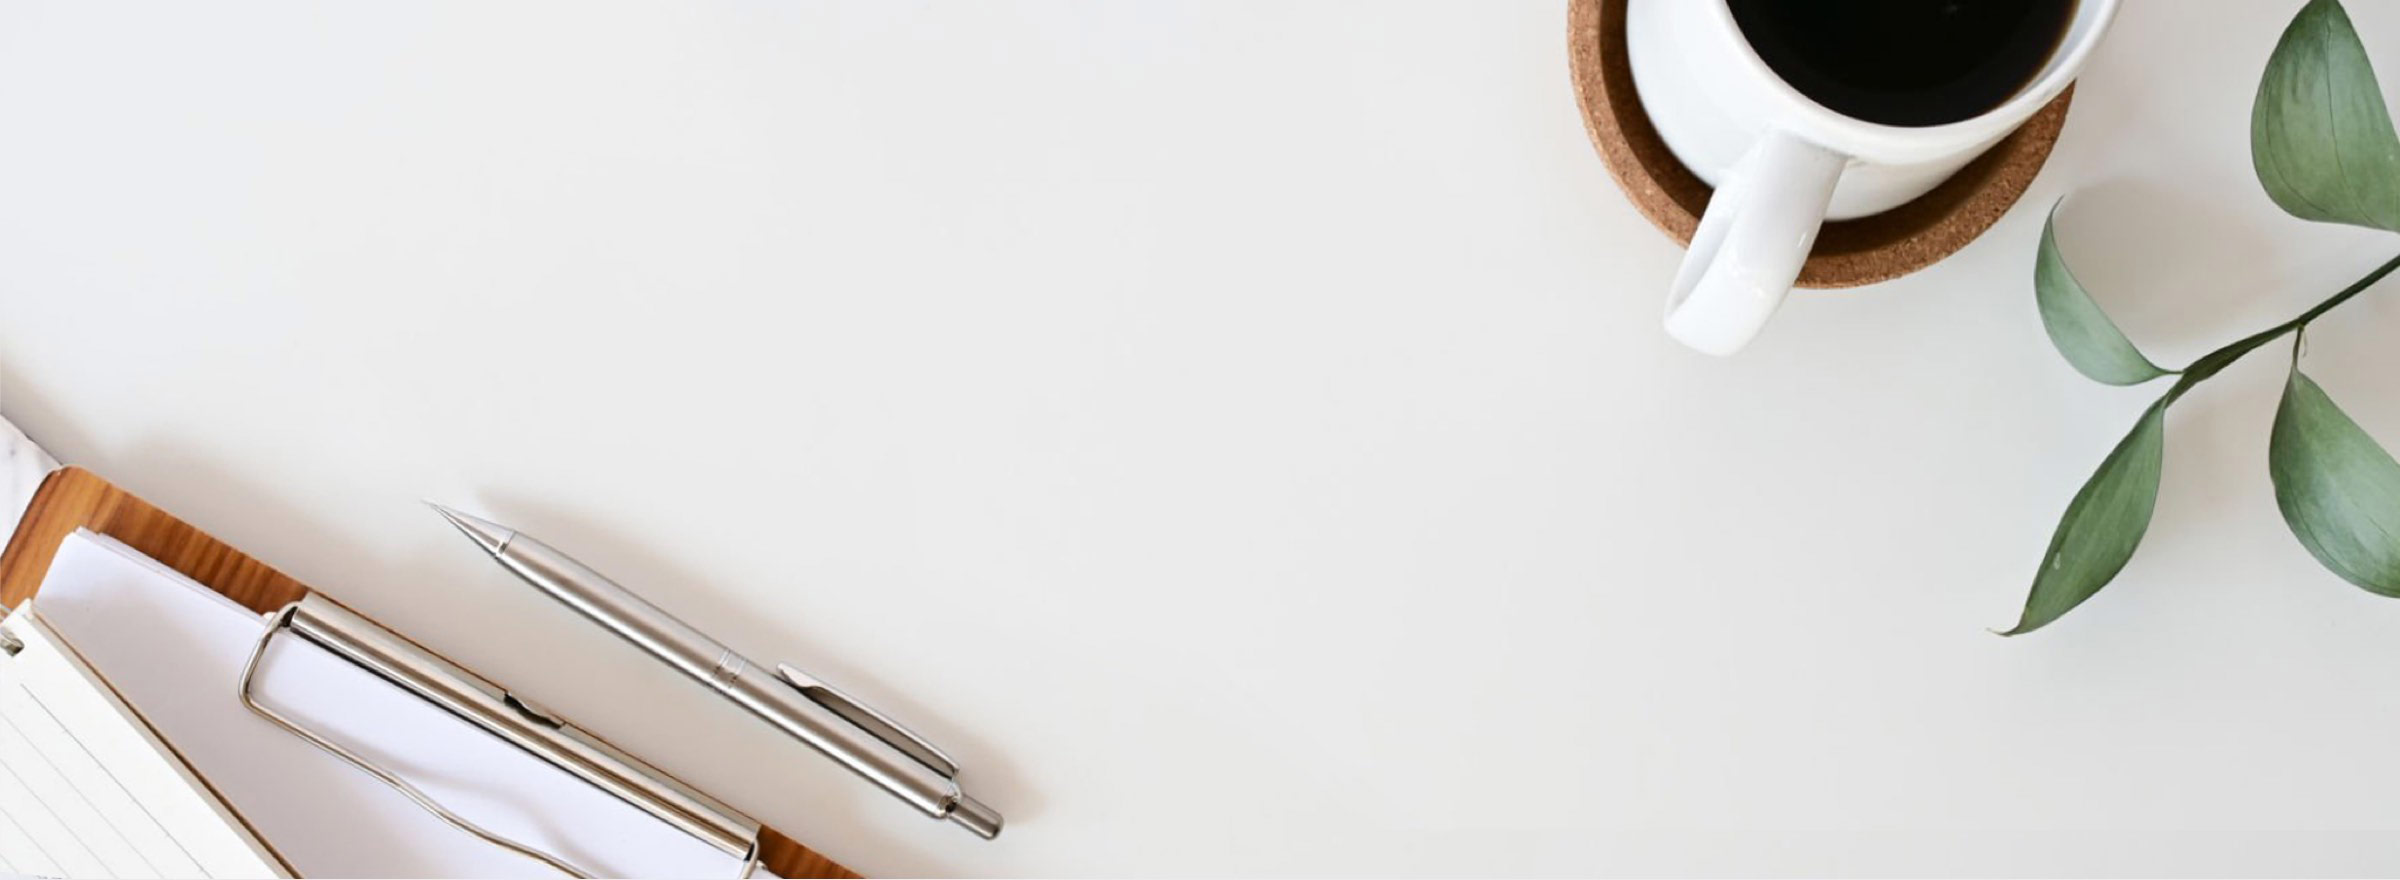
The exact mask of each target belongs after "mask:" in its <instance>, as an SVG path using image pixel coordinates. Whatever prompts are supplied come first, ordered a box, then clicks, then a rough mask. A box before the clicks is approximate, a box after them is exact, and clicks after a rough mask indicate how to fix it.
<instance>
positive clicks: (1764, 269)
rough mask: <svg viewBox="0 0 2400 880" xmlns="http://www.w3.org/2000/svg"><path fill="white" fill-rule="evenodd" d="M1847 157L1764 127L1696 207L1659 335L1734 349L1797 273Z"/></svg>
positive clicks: (1701, 346)
mask: <svg viewBox="0 0 2400 880" xmlns="http://www.w3.org/2000/svg"><path fill="white" fill-rule="evenodd" d="M1848 161H1849V157H1847V156H1843V155H1842V154H1840V153H1836V152H1833V151H1832V150H1828V149H1825V148H1824V147H1820V146H1817V145H1816V144H1812V143H1809V142H1807V141H1804V140H1801V139H1799V138H1798V137H1795V136H1793V135H1792V133H1791V132H1787V131H1781V130H1777V131H1770V132H1768V133H1767V135H1766V137H1764V138H1760V139H1759V141H1758V143H1757V144H1756V145H1754V146H1752V147H1751V148H1750V152H1749V153H1747V154H1745V155H1743V156H1742V159H1741V161H1739V162H1736V163H1734V166H1733V171H1732V172H1731V173H1729V174H1727V175H1726V176H1725V181H1724V185H1723V186H1720V187H1717V192H1716V194H1715V195H1714V196H1711V197H1710V198H1709V200H1708V209H1707V210H1706V211H1703V212H1701V215H1700V227H1699V229H1697V230H1694V231H1693V233H1692V246H1691V249H1690V250H1688V251H1685V252H1684V255H1683V267H1682V268H1680V269H1677V270H1676V271H1675V287H1674V290H1672V291H1670V292H1669V294H1668V296H1667V335H1669V336H1672V337H1674V338H1675V339H1676V341H1679V342H1682V343H1683V344H1685V345H1688V346H1691V347H1692V348H1695V349H1698V350H1700V351H1702V352H1705V353H1708V354H1713V355H1720V356H1721V355H1729V354H1732V353H1734V352H1737V351H1740V350H1742V346H1745V345H1748V344H1750V340H1751V339H1752V338H1754V337H1756V336H1757V335H1758V331H1759V328H1761V327H1764V326H1766V323H1767V319H1768V318H1769V317H1772V316H1773V315H1774V314H1775V307H1776V306H1779V305H1782V304H1783V296H1784V294H1787V293H1790V292H1791V290H1792V282H1794V281H1797V280H1799V278H1800V265H1801V264H1802V263H1805V262H1807V261H1808V249H1809V247H1810V246H1811V245H1814V244H1816V241H1817V228H1818V227H1820V226H1823V225H1824V223H1825V207H1826V205H1827V204H1828V203H1830V202H1831V201H1832V200H1833V184H1834V182H1835V181H1836V180H1839V179H1840V178H1841V176H1842V166H1843V165H1844V164H1845V163H1847V162H1848Z"/></svg>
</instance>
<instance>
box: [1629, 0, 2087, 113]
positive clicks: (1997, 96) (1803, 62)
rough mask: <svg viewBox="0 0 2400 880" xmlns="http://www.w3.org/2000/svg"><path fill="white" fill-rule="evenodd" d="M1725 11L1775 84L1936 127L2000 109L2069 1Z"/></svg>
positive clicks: (2062, 25)
mask: <svg viewBox="0 0 2400 880" xmlns="http://www.w3.org/2000/svg"><path fill="white" fill-rule="evenodd" d="M1674 2H1697V0H1674ZM1728 5H1730V6H1731V7H1732V8H1733V20H1734V21H1735V22H1736V23H1738V24H1740V25H1741V28H1742V36H1743V37H1744V38H1746V39H1748V40H1749V41H1750V45H1751V47H1752V48H1754V49H1756V50H1758V55H1759V57H1760V58H1763V59H1766V62H1767V66H1768V67H1771V68H1774V70H1775V74H1776V75H1777V76H1781V77H1783V80H1784V82H1788V83H1791V84H1792V87H1793V88H1796V89H1799V90H1800V93H1801V94H1804V95H1807V96H1809V97H1810V98H1812V99H1814V100H1815V101H1816V102H1817V103H1819V104H1823V105H1825V106H1826V107H1828V108H1830V109H1832V110H1833V111H1834V112H1836V113H1840V114H1842V115H1844V116H1848V117H1851V118H1853V119H1863V120H1866V121H1868V122H1880V123H1883V124H1885V125H1941V124H1943V123H1946V122H1957V121H1959V120H1961V119H1966V118H1969V117H1973V116H1976V115H1979V114H1981V113H1983V112H1984V111H1986V110H1990V109H1992V108H1994V107H1998V106H2000V104H2001V102H2003V101H2006V100H2008V99H2009V97H2010V96H2012V95H2015V94H2016V93H2017V90H2018V89H2021V88H2024V87H2025V84H2026V83H2027V82H2028V81H2029V80H2031V79H2032V78H2033V75H2034V73H2035V72H2036V71H2039V70H2041V68H2042V65H2043V64H2045V63H2047V62H2049V60H2050V52H2051V51H2052V50H2053V49H2056V48H2057V47H2058V41H2059V38H2060V37H2061V36H2062V35H2064V34H2065V32H2066V28H2067V21H2068V19H2069V18H2071V17H2073V15H2074V13H2075V0H1729V3H1728Z"/></svg>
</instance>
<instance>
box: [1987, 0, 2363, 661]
mask: <svg viewBox="0 0 2400 880" xmlns="http://www.w3.org/2000/svg"><path fill="white" fill-rule="evenodd" d="M2250 158H2251V164H2252V165H2253V166H2254V167H2255V168H2256V170H2257V172H2258V182H2259V185H2260V186H2261V187H2263V188H2265V189H2266V191H2267V196H2268V197H2269V198H2271V199H2273V200H2274V201H2275V204H2276V205H2277V206H2278V207H2281V208H2283V210H2284V211H2285V212H2286V213H2289V214H2291V215H2293V216H2295V217H2300V218H2302V219H2306V220H2317V221H2323V222H2329V223H2342V224H2348V225H2352V226H2364V227H2367V228H2370V229H2381V230H2386V231H2391V232H2400V134H2395V132H2394V130H2393V127H2392V120H2391V115H2390V112H2389V110H2388V109H2387V108H2386V107H2385V106H2384V102H2383V93H2382V91H2381V90H2380V88H2379V87H2378V86H2377V85H2376V81H2375V72H2374V68H2373V66H2372V65H2370V64H2369V63H2368V62H2367V53H2366V47H2365V45H2364V44H2362V43H2360V42H2359V39H2358V32H2357V30H2356V29H2355V28H2353V27H2352V26H2351V24H2350V16H2349V13H2347V12H2344V11H2343V10H2342V5H2341V3H2340V2H2339V0H2310V2H2309V3H2308V4H2307V5H2306V6H2305V7H2303V8H2302V9H2301V10H2300V12H2299V14H2297V15H2295V16H2293V18H2292V22H2291V24H2290V25H2289V26H2287V27H2285V28H2284V32H2283V37H2282V39H2280V40H2279V41H2277V42H2276V44H2275V53H2274V55H2273V57H2271V58H2269V59H2268V60H2267V70H2266V73H2265V75H2264V76H2262V77H2260V79H2259V83H2258V96H2257V98H2256V100H2255V102H2254V103H2253V104H2252V105H2251V111H2250ZM2051 213H2052V218H2051V220H2052V222H2051V223H2049V224H2046V225H2044V226H2043V228H2042V241H2041V246H2040V248H2039V250H2038V251H2037V252H2036V254H2035V256H2034V271H2033V287H2034V301H2035V304H2036V305H2037V306H2039V307H2040V309H2041V315H2042V328H2043V330H2044V331H2046V332H2048V333H2049V335H2050V341H2051V343H2052V344H2053V345H2055V346H2057V348H2058V352H2059V354H2060V355H2062V356H2064V357H2065V358H2066V359H2067V362H2068V363H2069V364H2072V365H2074V367H2075V369H2076V370H2077V371H2079V372H2081V373H2083V374H2084V375H2085V376H2089V377H2091V378H2092V379H2093V380H2094V381H2098V382H2105V383H2108V384H2111V385H2139V384H2142V383H2144V382H2148V381H2151V380H2153V379H2157V378H2159V377H2161V376H2175V377H2176V378H2175V383H2174V385H2172V386H2171V387H2169V388H2168V389H2167V391H2166V393H2165V394H2162V395H2160V396H2159V398H2158V400H2157V401H2156V402H2154V403H2152V404H2150V406H2149V407H2148V408H2146V409H2144V410H2143V411H2142V415H2141V418H2139V419H2138V420H2136V421H2135V422H2134V425H2133V430H2131V431H2130V432H2127V433H2126V435H2125V439H2123V440H2120V441H2118V442H2117V446H2116V448H2115V449H2113V450H2111V451H2110V452H2109V454H2108V457H2107V458H2105V459H2102V460H2101V462H2100V467H2099V469H2098V470H2096V471H2094V472H2093V473H2092V476H2091V478H2090V479H2089V480H2086V481H2085V482H2084V484H2083V488H2082V489H2080V490H2077V491H2076V493H2075V498H2074V500H2072V501H2069V502H2068V503H2067V512H2066V513H2065V514H2064V515H2062V516H2060V517H2059V520H2058V528H2057V530H2056V531H2054V532H2052V533H2051V536H2050V547H2049V549H2048V550H2047V551H2046V552H2044V553H2043V555H2042V564H2041V567H2040V568H2038V569H2036V570H2035V572H2034V577H2033V588H2032V590H2031V591H2030V592H2028V593H2027V594H2026V597H2025V610H2024V613H2023V615H2022V616H2020V617H2019V618H2018V620H2017V625H2016V626H2015V627H2012V628H2011V629H2009V631H2008V632H2006V633H2003V635H2017V634H2020V633H2026V632H2031V631H2033V630H2036V629H2040V628H2042V627H2043V626H2046V625H2048V624H2049V623H2050V622H2051V621H2053V620H2056V619H2058V617H2059V615H2062V614H2065V613H2067V612H2068V611H2070V610H2072V609H2074V608H2075V606H2077V605H2079V604H2081V603H2082V602H2083V601H2084V600H2085V599H2089V598H2091V597H2092V595H2093V594H2094V593H2097V592H2099V591H2100V588H2101V587H2104V586H2107V585H2108V583H2109V582H2110V581H2111V580H2114V579H2115V578H2116V576H2117V573H2118V572H2119V571H2122V570H2123V569H2124V567H2125V563H2126V562H2127V561H2129V560H2131V559H2132V558H2133V551H2134V549H2135V548H2136V547H2137V546H2139V545H2140V543H2141V540H2142V535H2143V533H2145V532H2147V531H2148V530H2149V528H2150V515H2151V513H2152V511H2153V510H2154V508H2155V507H2156V506H2157V503H2158V482H2159V472H2160V469H2161V465H2162V463H2163V462H2164V460H2165V449H2166V411H2167V408H2168V407H2170V406H2173V405H2174V404H2175V402H2176V401H2177V400H2180V399H2182V397H2183V395H2184V394H2185V393H2187V392H2189V391H2191V390H2192V388H2194V387H2195V386H2198V385H2199V384H2200V383H2201V382H2205V381H2207V380H2208V379H2209V378H2210V377H2213V376H2215V375H2217V374H2218V373H2220V372H2223V371H2224V369H2225V368H2226V367H2227V366H2230V365H2232V364H2233V362H2234V361H2237V360H2240V359H2241V358H2242V356H2243V355H2247V354H2249V353H2250V352H2252V351H2255V350H2257V349H2258V347H2259V346H2262V345H2265V344H2267V343H2269V342H2273V341H2275V340H2276V339H2279V338H2282V337H2283V335H2284V334H2286V333H2289V334H2293V340H2292V366H2291V377H2290V379H2289V381H2287V382H2285V384H2284V392H2283V403H2282V405H2281V406H2280V407H2278V408H2277V409H2276V412H2275V427H2274V433H2273V435H2272V437H2271V438H2270V439H2269V442H2268V445H2267V459H2268V461H2267V464H2268V468H2267V469H2268V475H2269V476H2270V477H2272V478H2273V481H2274V484H2275V503H2276V506H2277V507H2278V508H2280V509H2281V510H2282V512H2283V519H2284V523H2285V524H2286V525H2288V526H2290V527H2291V530H2292V535H2293V536H2294V537H2297V538H2299V539H2300V544H2301V546H2303V547H2305V548H2307V549H2308V552H2309V553H2310V554H2311V555H2313V556H2315V557H2316V558H2317V561H2318V562H2320V563H2323V564H2324V565H2325V567H2326V568H2327V569H2329V570H2331V571H2332V572H2333V573H2334V574H2337V575H2340V576H2341V577H2342V579H2344V580H2347V581H2349V582H2351V583H2353V584H2356V585H2358V586H2359V587H2360V588H2362V589H2365V590H2367V591H2369V592H2372V593H2375V594H2378V595H2383V596H2392V597H2400V462H2396V461H2394V460H2393V458H2392V456H2391V454H2390V453H2388V452H2385V451H2384V450H2383V447H2381V446H2379V445H2377V444H2376V442H2375V440H2374V438H2373V437H2370V436H2368V435H2367V432H2366V431H2365V430H2364V429H2362V428H2360V427H2359V426H2358V423H2357V422H2354V421H2352V420H2351V419H2350V417H2349V415H2348V414H2346V413H2344V412H2342V410H2341V407H2339V406H2336V405H2334V403H2333V399H2332V398H2331V397H2330V396H2328V395H2327V394H2326V393H2325V389H2323V388H2322V387H2319V386H2318V385H2317V383H2316V382H2315V381H2314V380H2312V379H2310V378H2309V377H2308V376H2307V375H2306V374H2304V373H2302V372H2301V370H2300V354H2301V352H2300V343H2301V340H2302V338H2303V337H2304V336H2305V334H2306V332H2307V330H2308V327H2309V324H2310V323H2311V322H2314V321H2315V320H2317V319H2318V318H2321V317H2323V316H2324V315H2325V314H2326V313H2328V312H2331V311H2333V310H2334V309H2335V308H2338V307H2340V306H2341V304H2343V303H2345V302H2349V301H2350V300H2351V298H2353V297H2356V296H2357V295H2358V294H2359V293H2361V292H2363V291H2365V290H2366V289H2367V288H2368V287H2371V286H2373V285H2374V284H2375V283H2376V282H2378V281H2381V280H2383V278H2384V277H2385V276H2387V275H2390V274H2391V273H2392V272H2393V271H2394V270H2396V269H2400V256H2395V257H2393V258H2392V259H2390V260H2387V261H2385V262H2384V264H2383V265H2381V266H2378V267H2376V268H2375V270H2374V271H2372V272H2369V273H2367V274H2366V275H2365V276H2363V277H2361V278H2359V279H2358V280H2357V281H2356V282H2353V283H2351V285H2350V286H2348V287H2345V288H2342V290H2341V292H2339V293H2336V294H2334V295H2332V296H2330V297H2327V298H2326V299H2325V301H2323V302H2320V303H2317V304H2316V305H2315V306H2313V307H2311V308H2309V309H2308V310H2307V311H2305V312H2301V313H2300V314H2299V315H2298V316H2297V317H2294V318H2292V319H2291V320H2289V321H2285V322H2283V323H2281V324H2277V325H2275V326H2273V327H2269V328H2267V329H2265V330H2261V331H2259V332H2256V333H2252V334H2250V335H2248V336H2245V337H2242V338H2240V339H2237V340H2234V341H2233V342H2232V343H2229V344H2227V345H2225V346H2224V347H2222V348H2219V349H2217V350H2215V351H2212V352H2209V353H2207V354H2204V355H2201V356H2200V357H2198V358H2196V359H2194V360H2193V361H2192V362H2191V364H2190V365H2189V366H2186V367H2184V368H2183V369H2180V370H2168V369H2164V368H2161V367H2159V366H2158V365H2157V364H2155V363H2152V362H2151V360H2150V359H2149V358H2147V357H2144V356H2143V355H2142V353H2141V350H2140V349H2138V348H2136V347H2134V344H2133V341H2132V340H2130V339H2127V338H2125V334H2124V332H2123V331H2121V330H2118V329H2117V325H2116V323H2115V322H2113V321H2110V320H2109V319H2108V315H2107V313H2105V312H2103V311H2101V310H2100V306H2099V304H2098V303H2096V302H2094V301H2093V300H2092V298H2091V295H2090V294H2089V293H2087V292H2086V291H2085V290H2084V289H2083V285H2082V284H2081V283H2080V282H2078V281H2076V280H2075V275H2074V273H2072V272H2070V271H2068V270H2067V263H2066V259H2065V257H2064V256H2062V255H2061V254H2060V252H2059V248H2058V235H2057V228H2056V226H2057V223H2056V220H2057V217H2056V214H2057V210H2056V208H2053V209H2052V211H2051Z"/></svg>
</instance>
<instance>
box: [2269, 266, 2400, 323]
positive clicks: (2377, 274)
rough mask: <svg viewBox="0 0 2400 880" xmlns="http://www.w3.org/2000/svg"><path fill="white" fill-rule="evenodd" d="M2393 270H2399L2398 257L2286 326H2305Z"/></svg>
mask: <svg viewBox="0 0 2400 880" xmlns="http://www.w3.org/2000/svg"><path fill="white" fill-rule="evenodd" d="M2394 269H2400V256H2395V257H2393V258H2391V259H2389V260H2385V261H2384V262H2383V265H2381V266H2377V267H2375V271H2373V272H2369V273H2367V274H2366V276H2365V277H2363V278H2360V279H2358V280H2357V281H2353V282H2350V286H2349V287H2345V288H2342V292H2340V293H2337V294H2334V295H2333V296H2331V297H2329V298H2327V299H2326V300H2325V301H2324V302H2321V303H2318V304H2317V306H2316V308H2312V309H2309V310H2308V311H2305V312H2301V313H2300V317H2297V318H2293V319H2292V320H2291V321H2290V322H2289V323H2288V326H2290V327H2292V328H2294V329H2297V328H2300V327H2305V326H2307V325H2308V322H2310V321H2314V320H2316V319H2317V316H2319V315H2322V314H2325V313H2326V312H2330V311H2333V307H2334V306H2338V305H2341V304H2342V303H2345V302H2349V301H2350V298H2351V297H2354V296H2357V295H2358V292H2359V291H2362V290H2365V289H2367V288H2369V287H2372V286H2374V285H2375V282H2377V281H2382V280H2383V276H2385V275H2390V274H2392V270H2394Z"/></svg>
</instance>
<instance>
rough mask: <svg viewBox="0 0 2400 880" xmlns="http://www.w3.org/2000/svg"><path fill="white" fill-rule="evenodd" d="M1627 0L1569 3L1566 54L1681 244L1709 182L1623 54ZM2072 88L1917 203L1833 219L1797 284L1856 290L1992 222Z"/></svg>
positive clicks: (2013, 199) (1631, 178)
mask: <svg viewBox="0 0 2400 880" xmlns="http://www.w3.org/2000/svg"><path fill="white" fill-rule="evenodd" d="M1625 4H1626V0H1568V3H1567V60H1568V66H1569V68H1570V69H1571V71H1572V73H1571V75H1572V76H1573V78H1574V80H1575V100H1576V103H1577V104H1579V105H1580V106H1581V107H1582V110H1583V127H1584V131H1585V132H1587V133H1588V134H1590V135H1591V138H1592V146H1593V148H1594V149H1597V150H1599V151H1600V160H1601V162H1602V163H1604V164H1606V165H1607V166H1608V173H1609V176H1611V177H1614V178H1616V181H1617V186H1618V187H1620V188H1622V189H1624V191H1625V197H1626V198H1627V199H1629V200H1631V201H1632V202H1633V206H1634V208H1635V209H1636V210H1638V211H1641V212H1642V216H1644V217H1647V218H1649V219H1650V222H1651V223H1652V224H1654V225H1656V226H1657V227H1658V228H1659V230H1660V231H1662V232H1665V233H1666V234H1667V237H1669V238H1673V239H1674V240H1675V242H1676V243H1677V244H1687V245H1688V244H1691V242H1692V230H1694V229H1696V228H1698V227H1699V225H1700V212H1702V211H1704V210H1706V209H1707V208H1708V198H1709V196H1710V194H1711V193H1713V192H1714V190H1711V189H1710V188H1709V186H1708V183H1707V182H1706V181H1703V180H1701V179H1700V177H1699V175H1696V174H1693V173H1692V171H1691V169H1689V168H1686V167H1684V164H1683V162H1682V161H1681V160H1678V159H1676V158H1675V153H1674V151H1673V150H1670V149H1668V148H1667V142H1666V141H1665V140H1664V139H1662V138H1660V137H1659V135H1658V129H1657V128H1655V127H1653V126H1651V124H1650V114H1649V113H1648V112H1646V111H1644V110H1643V109H1642V99H1641V95H1640V94H1639V93H1637V92H1636V91H1635V90H1634V87H1633V68H1632V66H1631V65H1630V64H1629V63H1628V62H1627V61H1626V59H1625ZM2074 97H2075V87H2074V86H2072V85H2069V86H2067V90H2066V91H2064V92H2060V93H2059V95H2058V97H2056V98H2053V99H2051V101H2050V103H2049V104H2046V105H2044V106H2043V107H2042V109H2040V110H2038V111H2035V112H2034V114H2033V116H2032V118H2030V119H2027V120H2025V124H2023V125H2020V126H2018V127H2017V130H2016V131H2015V132H2012V133H2010V134H2009V136H2007V137H2005V138H2002V139H2001V140H2000V142H1999V143H1997V144H1993V145H1992V148H1991V149H1989V150H1986V151H1984V154H1983V155H1982V156H1979V157H1977V158H1976V159H1975V160H1974V161H1972V162H1969V163H1967V164H1966V166H1965V167H1963V168H1960V169H1959V170H1958V173H1956V174H1953V175H1951V176H1950V179H1948V180H1945V181H1943V182H1942V183H1941V185H1939V186H1936V187H1934V188H1933V189H1932V190H1931V191H1929V192H1927V193H1926V194H1924V195H1921V196H1918V197H1917V198H1916V199H1915V200H1914V201H1911V202H1909V203H1907V204H1904V205H1901V206H1900V207H1897V208H1893V209H1891V210H1889V211H1885V212H1883V213H1881V214H1875V215H1872V216H1867V217H1860V218H1858V219H1855V220H1836V221H1831V222H1828V223H1826V224H1825V225H1824V227H1823V228H1822V229H1821V230H1820V231H1819V232H1818V233H1817V242H1816V245H1815V247H1813V248H1811V249H1810V250H1809V253H1808V262H1807V263H1806V264H1804V265H1803V266H1801V268H1800V279H1799V282H1798V284H1797V286H1799V287H1810V288H1831V287H1857V286H1859V285H1862V284H1873V283H1875V282H1878V281H1889V280H1891V279H1893V278H1898V277H1900V276H1902V275H1906V274H1908V273H1910V272H1914V271H1917V270H1918V269H1922V268H1925V267H1927V266H1931V265H1933V264H1935V263H1938V262H1941V260H1942V258H1943V257H1947V256H1949V255H1951V254H1954V253H1957V252H1958V249H1959V248H1963V247H1966V246H1967V243H1968V242H1972V241H1974V240H1975V238H1976V236H1980V235H1982V234H1983V231H1984V230H1986V229H1990V228H1992V224H1994V223H1998V222H2000V217H2001V215H2004V214H2006V213H2008V209H2009V206H2011V205H2014V204H2016V203H2017V198H2018V197H2019V196H2022V195H2024V194H2025V188H2026V187H2029V186H2032V185H2033V178H2034V175H2035V174H2038V173H2040V172H2041V170H2042V163H2044V162H2046V161H2049V158H2050V148H2051V147H2052V146H2054V145H2056V144H2057V143H2058V133H2059V129H2061V128H2062V127H2064V126H2065V125H2066V122H2067V107H2068V106H2069V104H2070V103H2072V101H2073V99H2074Z"/></svg>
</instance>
